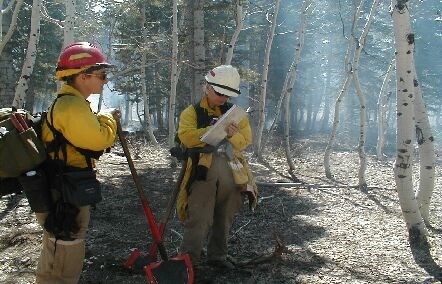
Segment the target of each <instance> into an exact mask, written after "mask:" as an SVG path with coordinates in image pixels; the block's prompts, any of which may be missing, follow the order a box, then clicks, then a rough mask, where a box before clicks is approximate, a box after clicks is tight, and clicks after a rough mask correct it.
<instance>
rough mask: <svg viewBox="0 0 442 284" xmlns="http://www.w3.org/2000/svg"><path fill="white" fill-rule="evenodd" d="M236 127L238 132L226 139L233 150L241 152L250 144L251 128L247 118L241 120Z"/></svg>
mask: <svg viewBox="0 0 442 284" xmlns="http://www.w3.org/2000/svg"><path fill="white" fill-rule="evenodd" d="M238 126H239V132H238V133H236V134H235V135H233V136H232V137H230V138H228V140H229V142H230V144H232V146H233V148H234V149H235V150H237V151H242V150H244V149H245V148H246V147H247V146H249V145H250V144H252V128H251V127H250V122H249V118H248V117H245V118H244V119H242V120H241V121H240V122H239V124H238Z"/></svg>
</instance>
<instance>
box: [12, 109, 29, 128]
mask: <svg viewBox="0 0 442 284" xmlns="http://www.w3.org/2000/svg"><path fill="white" fill-rule="evenodd" d="M14 115H15V118H17V120H18V122H20V124H21V126H23V129H24V130H25V131H26V130H28V129H29V126H28V124H27V123H26V121H25V119H24V118H23V116H22V115H21V114H19V113H16V112H14Z"/></svg>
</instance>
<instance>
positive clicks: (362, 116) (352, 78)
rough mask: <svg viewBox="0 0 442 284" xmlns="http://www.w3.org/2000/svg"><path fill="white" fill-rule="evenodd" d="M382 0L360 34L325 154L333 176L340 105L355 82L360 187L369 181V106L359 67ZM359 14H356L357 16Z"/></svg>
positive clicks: (373, 7) (371, 11) (328, 170)
mask: <svg viewBox="0 0 442 284" xmlns="http://www.w3.org/2000/svg"><path fill="white" fill-rule="evenodd" d="M379 2H380V0H374V1H373V3H372V5H371V9H370V14H369V16H368V19H367V21H366V23H365V26H364V29H363V31H362V34H361V35H360V37H359V39H358V41H357V43H358V44H357V45H356V49H355V51H354V54H353V59H352V62H351V63H350V66H349V68H350V69H349V71H348V73H347V78H346V80H345V82H344V86H343V88H342V90H341V93H340V95H339V97H338V99H337V101H336V105H335V112H334V115H335V117H334V120H333V129H332V133H331V135H330V138H329V141H328V144H327V148H326V151H325V155H324V168H325V173H326V176H327V177H328V178H331V177H332V174H331V170H330V153H331V147H332V145H333V143H334V139H335V137H336V131H337V126H338V123H339V106H340V103H341V101H342V99H343V98H344V97H345V95H346V94H347V92H348V87H349V85H350V83H351V82H353V83H354V86H355V90H356V94H357V96H358V99H359V104H360V112H359V121H360V124H359V125H360V131H359V144H358V155H359V171H358V179H359V187H360V188H361V189H365V188H366V186H367V183H366V181H365V170H366V167H367V161H366V154H365V150H364V147H365V140H366V135H367V134H366V132H367V130H366V129H367V106H366V99H365V95H364V93H363V92H362V89H361V86H360V83H359V76H358V69H359V59H360V57H361V53H362V50H363V48H364V46H365V41H366V39H367V34H368V31H369V30H370V26H371V23H372V22H373V17H374V14H375V13H376V8H377V7H378V5H379ZM362 4H363V1H361V2H360V6H361V5H362ZM359 11H360V7H358V9H357V10H356V12H357V13H359ZM357 16H358V15H355V18H356V17H357Z"/></svg>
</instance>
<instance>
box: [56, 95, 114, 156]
mask: <svg viewBox="0 0 442 284" xmlns="http://www.w3.org/2000/svg"><path fill="white" fill-rule="evenodd" d="M54 113H56V114H54V127H55V128H56V129H57V130H59V131H60V132H62V133H63V135H64V137H65V138H66V139H67V140H68V141H69V142H71V143H72V144H73V145H75V146H77V147H80V148H83V149H89V150H93V151H101V150H104V149H106V148H108V147H110V146H112V145H113V143H114V142H115V138H116V133H117V125H116V121H115V119H114V118H113V116H112V115H111V114H98V115H96V114H94V113H93V112H92V111H91V109H90V107H89V105H88V103H87V102H85V101H83V99H82V98H79V97H75V96H65V97H63V98H61V99H59V101H58V102H57V103H56V105H55V107H54Z"/></svg>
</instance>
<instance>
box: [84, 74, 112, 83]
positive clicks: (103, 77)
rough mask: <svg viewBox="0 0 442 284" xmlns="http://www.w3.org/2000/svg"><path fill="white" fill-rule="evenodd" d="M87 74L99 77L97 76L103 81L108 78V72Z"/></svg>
mask: <svg viewBox="0 0 442 284" xmlns="http://www.w3.org/2000/svg"><path fill="white" fill-rule="evenodd" d="M86 75H88V76H93V77H97V78H99V79H101V80H102V81H106V80H107V74H106V73H100V74H94V73H87V74H86Z"/></svg>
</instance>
